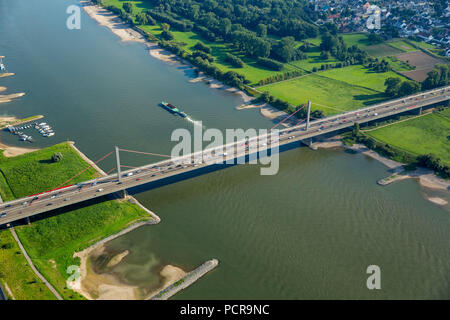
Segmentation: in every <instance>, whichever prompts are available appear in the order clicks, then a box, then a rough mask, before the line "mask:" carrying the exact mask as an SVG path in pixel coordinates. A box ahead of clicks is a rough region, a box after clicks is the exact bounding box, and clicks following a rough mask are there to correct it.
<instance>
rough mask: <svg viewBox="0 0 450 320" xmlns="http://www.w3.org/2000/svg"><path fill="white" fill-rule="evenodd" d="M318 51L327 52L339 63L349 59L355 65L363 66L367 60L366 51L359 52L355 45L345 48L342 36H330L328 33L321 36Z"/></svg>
mask: <svg viewBox="0 0 450 320" xmlns="http://www.w3.org/2000/svg"><path fill="white" fill-rule="evenodd" d="M320 49H321V50H322V51H326V52H329V53H330V54H331V55H332V56H334V57H335V58H336V59H338V60H340V61H346V60H350V59H351V60H354V61H355V62H356V63H357V64H364V63H366V61H367V60H368V54H367V52H366V51H364V50H361V49H360V48H358V46H357V45H353V46H351V47H347V45H346V44H345V42H344V38H342V36H338V35H335V34H332V33H330V32H328V31H326V32H325V33H323V34H322V41H321V43H320Z"/></svg>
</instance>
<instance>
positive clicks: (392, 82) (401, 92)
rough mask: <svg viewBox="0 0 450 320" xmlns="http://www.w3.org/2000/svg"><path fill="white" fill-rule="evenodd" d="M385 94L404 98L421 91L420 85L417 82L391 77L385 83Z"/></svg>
mask: <svg viewBox="0 0 450 320" xmlns="http://www.w3.org/2000/svg"><path fill="white" fill-rule="evenodd" d="M384 85H385V86H386V90H385V93H386V95H387V96H389V97H393V98H395V97H403V96H407V95H411V94H414V93H416V92H419V91H420V89H421V88H420V84H419V83H418V82H416V81H411V80H402V79H400V78H392V77H389V78H387V79H386V80H385V81H384Z"/></svg>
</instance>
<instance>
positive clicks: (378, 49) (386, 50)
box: [364, 43, 403, 58]
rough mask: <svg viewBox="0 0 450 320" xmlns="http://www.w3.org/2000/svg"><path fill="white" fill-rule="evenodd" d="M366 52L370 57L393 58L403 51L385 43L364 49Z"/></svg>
mask: <svg viewBox="0 0 450 320" xmlns="http://www.w3.org/2000/svg"><path fill="white" fill-rule="evenodd" d="M364 50H366V52H367V53H368V54H369V55H371V56H372V57H377V58H380V57H386V56H393V55H396V54H399V53H402V52H403V51H402V50H400V49H397V48H394V47H391V46H390V45H388V44H386V43H380V44H375V45H371V46H367V47H365V48H364Z"/></svg>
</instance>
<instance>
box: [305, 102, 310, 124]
mask: <svg viewBox="0 0 450 320" xmlns="http://www.w3.org/2000/svg"><path fill="white" fill-rule="evenodd" d="M310 115H311V100H308V110H307V114H306V129H305V130H306V131H307V130H308V129H309V118H310Z"/></svg>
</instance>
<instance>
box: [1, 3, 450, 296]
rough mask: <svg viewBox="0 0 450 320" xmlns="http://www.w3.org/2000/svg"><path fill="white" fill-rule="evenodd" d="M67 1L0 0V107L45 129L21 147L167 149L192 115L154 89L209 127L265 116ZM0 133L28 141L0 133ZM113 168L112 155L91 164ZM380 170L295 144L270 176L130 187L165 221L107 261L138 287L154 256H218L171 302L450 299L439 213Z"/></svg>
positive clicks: (448, 245) (246, 170)
mask: <svg viewBox="0 0 450 320" xmlns="http://www.w3.org/2000/svg"><path fill="white" fill-rule="evenodd" d="M76 3H77V2H75V1H72V0H14V1H7V0H0V55H4V56H6V57H7V58H6V60H5V63H6V65H7V68H8V71H9V72H14V73H16V75H15V76H13V77H8V78H4V79H2V80H1V81H0V83H1V85H2V86H6V87H7V88H8V91H7V93H8V92H22V91H23V92H25V93H26V95H25V96H24V97H22V98H19V99H17V100H14V101H13V102H10V103H6V104H2V105H0V110H1V111H0V114H2V115H15V116H18V117H21V116H30V115H34V114H43V115H44V116H45V121H46V122H47V123H49V124H50V125H51V126H52V127H53V128H54V129H55V132H56V134H55V136H53V137H51V138H43V137H39V136H38V134H37V132H36V131H30V133H31V132H32V135H33V137H35V138H36V142H35V143H34V144H33V145H30V146H33V147H35V146H36V147H42V146H47V145H51V144H54V143H57V142H62V141H65V140H68V139H69V140H73V141H76V145H77V147H78V148H80V149H81V150H82V151H83V152H84V153H85V154H86V155H87V156H88V157H90V158H91V159H94V160H95V159H98V158H100V157H101V156H102V155H104V154H106V153H108V152H110V151H112V149H113V146H115V145H118V146H120V147H122V148H125V149H132V150H142V151H148V152H155V153H162V154H168V153H170V150H171V148H172V146H173V143H172V142H170V135H171V133H172V131H173V130H174V129H176V128H186V129H190V130H191V129H192V123H191V122H189V121H186V120H185V119H182V118H179V117H174V116H172V115H170V114H169V113H167V112H166V111H164V110H163V109H161V108H159V107H158V106H157V104H158V103H159V102H160V101H162V100H168V101H170V102H172V103H174V104H176V105H179V106H181V107H182V109H183V110H184V111H185V112H186V113H188V114H189V115H190V116H191V117H192V118H193V119H195V120H201V121H203V125H204V126H205V127H206V128H219V129H225V128H269V127H271V126H272V122H271V121H269V120H267V119H265V118H263V117H262V116H260V115H259V111H258V110H256V109H251V110H244V111H237V110H235V107H236V106H237V105H239V104H241V103H242V98H241V97H239V96H238V95H235V94H232V93H229V92H226V91H224V90H217V89H210V88H209V87H208V86H207V85H206V84H204V83H191V82H189V80H190V79H192V76H193V74H192V70H190V69H188V68H186V67H182V66H174V65H169V64H166V63H164V62H161V61H159V60H157V59H155V58H153V57H151V56H150V55H149V54H148V52H147V51H146V50H145V48H144V46H143V45H142V44H138V43H123V42H121V41H120V40H119V38H118V37H117V36H115V35H114V34H112V33H111V32H110V31H109V30H108V29H106V28H104V27H100V26H99V25H98V24H97V23H96V22H95V21H93V20H92V19H90V18H89V17H88V16H87V15H86V14H85V13H84V12H82V16H81V30H68V29H67V28H66V27H65V25H66V18H67V17H68V15H67V14H66V13H65V11H66V8H67V7H68V6H69V5H71V4H76ZM29 130H33V129H29ZM0 140H1V141H2V142H4V143H6V144H11V145H19V146H26V145H25V144H24V143H21V142H19V141H17V140H16V137H15V136H12V135H10V134H8V133H6V132H1V133H0ZM122 160H123V162H124V163H125V164H127V165H130V166H136V165H139V164H144V163H149V162H152V161H156V160H159V159H158V158H156V157H150V156H143V155H141V156H132V155H127V154H124V155H123V156H122ZM113 166H114V159H107V160H105V162H102V164H101V167H102V168H103V169H104V170H106V171H107V170H109V169H110V168H112V167H113ZM387 175H389V172H388V170H387V168H386V167H384V166H383V165H382V164H380V163H379V162H377V161H375V160H373V159H370V158H367V157H365V156H363V155H360V154H356V155H355V154H349V153H346V152H344V151H342V150H319V151H312V150H310V149H308V148H304V147H303V148H298V149H294V150H291V151H287V152H284V153H282V154H281V156H280V171H279V173H278V174H277V175H275V176H261V175H259V167H258V166H256V165H243V166H235V167H231V168H227V169H225V170H221V171H216V172H213V173H209V174H206V175H202V176H199V177H196V178H193V179H189V180H185V181H182V182H178V183H175V184H171V185H167V186H164V187H160V188H158V189H154V190H150V191H146V192H143V193H140V194H138V195H136V198H137V199H138V200H139V201H141V202H142V203H143V204H144V205H145V206H147V207H148V208H150V209H151V210H152V211H154V212H155V213H157V214H158V215H159V216H160V217H161V218H162V222H161V223H160V224H159V225H156V226H148V227H142V228H139V229H137V230H135V231H133V232H131V233H129V234H127V235H125V236H122V237H120V238H118V239H115V240H113V241H112V242H110V243H109V244H108V245H107V251H108V252H110V253H111V254H113V253H117V252H120V251H123V250H129V251H130V254H129V255H128V256H127V257H126V258H125V259H124V260H123V261H122V262H121V263H120V264H118V265H117V266H116V267H115V268H114V272H115V274H116V275H117V276H119V277H120V278H121V279H122V281H123V282H125V283H128V284H131V285H138V286H140V287H142V288H143V290H145V289H146V288H147V289H148V288H150V287H152V286H154V285H155V281H157V277H156V275H155V272H157V271H158V270H159V269H160V268H161V267H162V266H163V265H165V264H168V263H170V264H172V265H175V266H179V267H181V268H183V269H184V270H192V269H193V268H195V267H196V266H198V265H200V264H202V263H203V262H204V261H206V260H208V259H211V258H217V259H218V260H219V261H220V265H219V267H218V268H217V269H216V270H214V271H213V272H212V273H210V274H208V275H206V276H205V277H204V278H202V279H201V280H199V281H198V282H197V283H196V284H195V285H193V286H191V287H190V288H188V289H186V290H184V291H183V292H181V293H179V294H177V295H176V296H175V297H174V298H175V299H322V298H324V299H348V298H350V299H370V298H376V299H378V298H380V299H417V298H433V299H449V298H450V241H449V240H450V236H449V231H450V212H449V211H447V210H445V209H444V208H442V207H440V206H438V205H435V204H432V203H431V202H429V201H427V200H426V199H425V197H424V196H425V195H428V196H429V195H430V194H431V195H432V194H433V192H432V191H430V190H425V189H422V187H421V186H420V185H419V184H418V183H417V182H415V181H413V180H405V181H401V182H398V183H394V184H392V185H389V186H386V187H380V186H378V185H377V184H376V181H377V180H378V179H380V178H382V177H385V176H387ZM444 193H445V192H444ZM447 193H448V192H447ZM440 196H443V195H442V192H441V193H440ZM444 196H445V195H444ZM369 265H378V266H379V267H380V269H381V284H382V288H381V290H368V289H367V287H366V279H367V277H368V276H369V275H368V274H367V273H366V268H367V267H368V266H369Z"/></svg>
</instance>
